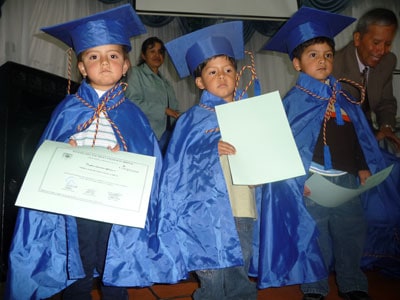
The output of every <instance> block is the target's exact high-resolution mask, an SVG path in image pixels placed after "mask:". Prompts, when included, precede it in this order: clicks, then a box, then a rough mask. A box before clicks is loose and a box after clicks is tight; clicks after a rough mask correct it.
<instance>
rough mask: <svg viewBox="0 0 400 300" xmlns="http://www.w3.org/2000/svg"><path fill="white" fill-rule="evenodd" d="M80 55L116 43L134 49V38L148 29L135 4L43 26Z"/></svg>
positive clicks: (45, 30)
mask: <svg viewBox="0 0 400 300" xmlns="http://www.w3.org/2000/svg"><path fill="white" fill-rule="evenodd" d="M41 30H43V31H44V32H46V33H48V34H50V35H52V36H54V37H55V38H57V39H59V40H61V41H62V42H64V43H65V44H67V45H68V46H70V47H71V48H73V49H74V51H75V53H76V54H77V55H78V54H79V53H81V52H82V51H84V50H87V49H89V48H93V47H96V46H101V45H107V44H115V45H123V46H126V47H127V49H128V51H130V50H131V49H132V46H131V42H130V40H129V39H130V38H131V37H133V36H136V35H140V34H142V33H145V32H146V28H145V27H144V25H143V23H142V21H141V20H140V18H139V16H138V15H137V14H136V13H135V11H134V10H133V8H132V5H130V4H126V5H122V6H119V7H116V8H113V9H110V10H106V11H104V12H100V13H97V14H94V15H91V16H88V17H84V18H81V19H77V20H73V21H69V22H66V23H62V24H58V25H54V26H49V27H44V28H41Z"/></svg>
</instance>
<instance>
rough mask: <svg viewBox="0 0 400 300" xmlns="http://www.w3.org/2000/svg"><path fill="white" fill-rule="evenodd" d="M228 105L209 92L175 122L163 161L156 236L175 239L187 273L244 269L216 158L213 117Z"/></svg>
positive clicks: (218, 135)
mask: <svg viewBox="0 0 400 300" xmlns="http://www.w3.org/2000/svg"><path fill="white" fill-rule="evenodd" d="M225 103H226V102H225V101H224V100H223V99H221V98H218V97H216V96H213V95H212V94H210V93H209V92H207V91H204V92H203V93H202V96H201V99H200V105H204V106H206V107H207V108H204V107H201V106H200V105H195V106H194V107H192V108H190V109H189V110H188V111H186V112H185V113H184V114H182V115H181V116H180V117H179V119H178V120H177V123H176V126H175V130H174V133H173V135H172V138H171V140H170V143H169V146H168V149H167V152H166V154H165V157H164V162H163V176H162V181H161V187H160V199H162V201H163V202H165V206H166V208H167V209H165V210H164V211H163V213H164V215H163V217H162V218H160V220H161V223H162V226H160V230H161V231H160V232H159V234H160V236H161V237H162V238H163V239H164V238H166V239H168V238H169V237H170V238H172V237H173V236H174V235H176V236H177V240H178V242H179V245H178V247H179V248H180V249H181V251H182V255H183V260H184V262H185V264H186V267H187V268H188V270H190V271H193V270H199V269H218V268H225V267H231V266H238V265H242V264H243V259H242V253H241V248H240V242H239V237H238V234H237V231H236V227H235V222H234V218H233V215H232V209H231V206H230V202H229V196H228V191H227V188H226V184H225V178H224V175H223V172H222V169H221V165H220V161H219V155H218V141H219V140H220V139H221V134H220V132H219V131H218V130H215V129H217V128H218V123H217V117H216V114H215V112H214V111H213V109H214V107H215V106H217V105H221V104H225Z"/></svg>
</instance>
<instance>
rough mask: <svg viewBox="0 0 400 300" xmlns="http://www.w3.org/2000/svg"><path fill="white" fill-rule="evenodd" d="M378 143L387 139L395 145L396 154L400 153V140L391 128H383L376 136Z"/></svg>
mask: <svg viewBox="0 0 400 300" xmlns="http://www.w3.org/2000/svg"><path fill="white" fill-rule="evenodd" d="M375 137H376V139H377V140H378V141H381V140H383V139H387V140H388V141H389V142H391V143H392V144H393V146H394V147H395V151H396V152H400V138H398V137H397V136H396V134H395V133H394V132H393V131H392V129H391V128H390V127H381V129H380V130H379V131H378V132H377V133H376V135H375Z"/></svg>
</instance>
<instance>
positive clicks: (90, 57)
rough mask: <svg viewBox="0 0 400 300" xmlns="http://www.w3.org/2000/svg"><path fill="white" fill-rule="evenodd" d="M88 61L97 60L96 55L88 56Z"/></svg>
mask: <svg viewBox="0 0 400 300" xmlns="http://www.w3.org/2000/svg"><path fill="white" fill-rule="evenodd" d="M89 59H90V60H95V59H97V55H95V54H93V55H90V56H89Z"/></svg>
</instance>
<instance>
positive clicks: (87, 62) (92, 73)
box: [78, 45, 129, 91]
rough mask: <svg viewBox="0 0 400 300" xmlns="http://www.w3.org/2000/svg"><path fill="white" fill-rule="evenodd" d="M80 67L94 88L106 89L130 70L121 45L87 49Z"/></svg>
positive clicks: (79, 64)
mask: <svg viewBox="0 0 400 300" xmlns="http://www.w3.org/2000/svg"><path fill="white" fill-rule="evenodd" d="M78 68H79V72H81V74H82V76H83V77H86V76H87V77H88V78H89V79H90V85H91V86H92V87H93V88H95V89H98V90H101V91H106V90H108V89H110V88H112V87H113V86H114V85H115V84H116V83H117V82H118V81H119V80H120V79H121V77H122V75H123V74H125V73H126V72H127V71H128V68H129V61H128V60H127V59H126V58H125V55H124V49H123V47H122V46H121V45H103V46H97V47H93V48H90V49H88V50H85V51H84V52H83V53H82V61H80V62H79V63H78Z"/></svg>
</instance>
